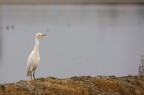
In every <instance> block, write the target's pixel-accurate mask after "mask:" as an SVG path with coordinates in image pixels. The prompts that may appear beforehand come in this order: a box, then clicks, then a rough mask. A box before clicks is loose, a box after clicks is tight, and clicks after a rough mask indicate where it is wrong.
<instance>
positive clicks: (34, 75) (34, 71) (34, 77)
mask: <svg viewBox="0 0 144 95" xmlns="http://www.w3.org/2000/svg"><path fill="white" fill-rule="evenodd" d="M33 78H34V80H35V71H34V72H33Z"/></svg>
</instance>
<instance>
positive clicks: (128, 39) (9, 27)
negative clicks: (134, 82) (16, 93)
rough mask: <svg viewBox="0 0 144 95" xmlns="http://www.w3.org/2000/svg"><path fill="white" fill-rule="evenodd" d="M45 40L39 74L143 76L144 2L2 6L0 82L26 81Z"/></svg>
mask: <svg viewBox="0 0 144 95" xmlns="http://www.w3.org/2000/svg"><path fill="white" fill-rule="evenodd" d="M38 32H41V33H47V35H48V36H47V37H44V38H42V39H40V55H41V61H40V65H39V67H38V69H37V71H36V77H48V76H53V77H59V78H65V77H72V76H83V75H91V76H98V75H115V76H125V75H137V74H138V65H139V63H140V56H141V55H142V54H144V7H143V6H137V5H119V6H118V5H117V6H116V5H93V6H92V5H83V6H82V5H64V6H63V5H48V6H46V5H0V83H4V82H16V81H19V80H26V79H28V78H27V77H26V62H27V58H28V56H29V54H30V52H31V51H32V49H33V47H34V42H35V40H34V35H35V34H36V33H38Z"/></svg>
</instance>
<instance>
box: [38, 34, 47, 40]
mask: <svg viewBox="0 0 144 95" xmlns="http://www.w3.org/2000/svg"><path fill="white" fill-rule="evenodd" d="M43 36H46V34H42V33H37V34H36V38H38V39H39V38H41V37H43Z"/></svg>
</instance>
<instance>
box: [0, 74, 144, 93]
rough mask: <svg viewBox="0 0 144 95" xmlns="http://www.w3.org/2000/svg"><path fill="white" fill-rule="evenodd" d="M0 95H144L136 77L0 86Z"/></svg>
mask: <svg viewBox="0 0 144 95" xmlns="http://www.w3.org/2000/svg"><path fill="white" fill-rule="evenodd" d="M0 95H144V79H141V78H140V77H138V76H125V77H115V76H97V77H91V76H74V77H71V78H65V79H58V78H55V77H47V78H38V79H36V80H33V81H26V80H21V81H19V82H17V83H8V84H0Z"/></svg>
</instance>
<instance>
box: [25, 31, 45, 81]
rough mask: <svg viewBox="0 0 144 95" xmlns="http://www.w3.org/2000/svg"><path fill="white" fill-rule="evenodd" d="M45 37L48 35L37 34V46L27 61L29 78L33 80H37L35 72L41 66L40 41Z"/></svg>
mask: <svg viewBox="0 0 144 95" xmlns="http://www.w3.org/2000/svg"><path fill="white" fill-rule="evenodd" d="M43 36H46V34H42V33H37V34H36V35H35V46H34V49H33V51H32V52H31V54H30V55H29V57H28V60H27V76H30V77H31V80H32V77H33V78H34V79H35V70H36V68H37V66H38V65H39V61H40V55H39V39H40V38H41V37H43Z"/></svg>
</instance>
